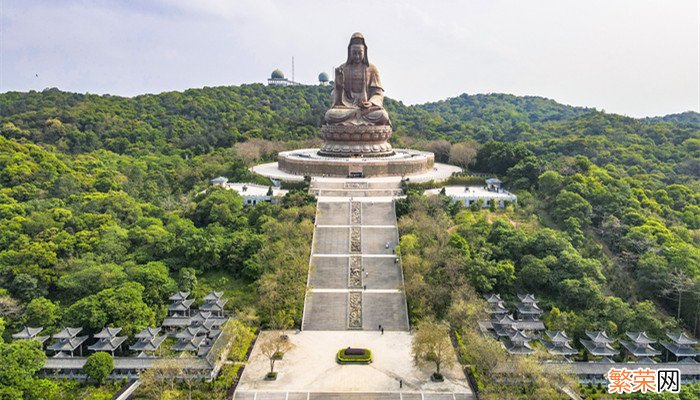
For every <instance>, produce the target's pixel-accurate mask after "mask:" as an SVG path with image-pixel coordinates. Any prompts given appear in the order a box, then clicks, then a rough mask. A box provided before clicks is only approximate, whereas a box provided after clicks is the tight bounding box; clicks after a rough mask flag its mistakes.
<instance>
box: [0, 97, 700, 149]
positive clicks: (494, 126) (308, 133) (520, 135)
mask: <svg viewBox="0 0 700 400" xmlns="http://www.w3.org/2000/svg"><path fill="white" fill-rule="evenodd" d="M330 91H331V88H330V87H328V86H290V87H279V86H264V85H262V84H251V85H242V86H222V87H213V88H212V87H205V88H202V89H190V90H186V91H184V92H165V93H160V94H147V95H141V96H136V97H132V98H126V97H119V96H110V95H101V96H100V95H92V94H78V93H69V92H63V91H60V90H58V89H55V88H53V89H46V90H44V91H42V92H35V91H32V92H28V93H20V92H8V93H3V94H0V119H1V120H2V122H3V123H4V124H6V126H4V127H3V128H2V129H3V130H2V134H3V135H4V136H6V137H10V138H12V137H15V138H26V139H30V140H31V141H33V142H36V143H44V144H56V145H58V146H59V147H60V148H61V149H63V150H65V151H68V152H71V153H80V152H89V151H92V150H95V149H99V148H106V149H109V150H111V151H114V152H116V153H132V152H135V151H140V150H142V149H144V148H148V149H151V150H158V151H161V152H171V151H173V150H182V151H187V152H189V153H192V154H203V153H206V152H208V151H211V150H212V149H214V148H217V147H228V146H231V145H232V144H233V143H236V142H240V141H244V140H247V139H249V138H263V139H268V140H299V139H309V138H316V137H317V135H318V129H317V128H318V127H319V126H320V124H321V121H322V118H323V114H324V112H325V110H326V109H328V107H329V106H330ZM386 107H387V109H388V110H389V112H390V114H391V118H392V122H393V124H394V131H395V133H396V137H397V139H398V138H400V137H401V136H408V137H416V138H422V139H427V140H435V139H446V140H448V141H451V142H455V141H461V140H476V141H478V142H486V141H488V140H492V139H493V140H499V141H532V140H541V139H546V138H552V137H562V136H567V135H570V134H572V133H573V132H577V133H582V134H584V135H588V136H590V135H597V134H605V130H606V129H608V130H609V129H617V127H620V126H623V125H624V126H627V128H630V127H634V130H635V131H636V132H637V133H638V134H641V135H642V136H649V135H648V134H647V133H645V132H646V131H649V130H653V129H655V128H654V126H656V125H657V124H659V123H663V122H670V123H677V124H679V127H681V126H682V127H688V126H689V125H688V124H690V125H691V127H692V125H697V124H698V120H699V119H700V114H697V113H693V112H687V113H683V114H676V115H669V116H666V117H661V118H647V119H643V120H639V119H633V118H629V117H622V116H618V115H615V114H606V113H602V112H599V111H596V110H595V109H592V108H583V107H572V106H568V105H563V104H560V103H557V102H556V101H554V100H550V99H546V98H542V97H533V96H525V97H521V96H514V95H509V94H498V93H495V94H476V95H468V94H462V95H460V96H457V97H454V98H450V99H447V100H443V101H438V102H433V103H426V104H421V105H415V106H406V105H404V104H403V103H402V102H400V101H397V100H393V99H387V100H386ZM574 121H578V122H574ZM58 122H60V125H59V124H58ZM642 123H644V126H642ZM10 124H11V125H10ZM695 127H697V126H695ZM664 129H667V127H666V128H664ZM608 134H609V132H608ZM611 136H615V135H611ZM618 136H619V135H618ZM678 137H684V135H680V136H678Z"/></svg>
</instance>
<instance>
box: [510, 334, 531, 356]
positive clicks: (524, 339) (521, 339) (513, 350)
mask: <svg viewBox="0 0 700 400" xmlns="http://www.w3.org/2000/svg"><path fill="white" fill-rule="evenodd" d="M531 340H532V339H531V338H530V337H529V336H527V335H526V334H524V333H523V332H521V331H516V332H515V333H514V334H513V335H511V336H510V337H509V338H508V339H506V340H504V341H503V347H505V348H506V351H508V353H510V354H532V353H534V352H535V350H534V349H533V348H532V347H530V341H531Z"/></svg>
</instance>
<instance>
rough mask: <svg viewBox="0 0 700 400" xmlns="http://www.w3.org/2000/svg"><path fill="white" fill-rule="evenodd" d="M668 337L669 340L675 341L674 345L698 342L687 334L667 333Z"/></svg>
mask: <svg viewBox="0 0 700 400" xmlns="http://www.w3.org/2000/svg"><path fill="white" fill-rule="evenodd" d="M666 336H668V337H669V339H671V340H673V342H674V343H677V344H688V345H690V344H697V343H698V341H697V340H695V339H693V338H691V337H690V336H688V335H686V334H685V332H679V333H667V334H666Z"/></svg>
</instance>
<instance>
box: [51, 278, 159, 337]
mask: <svg viewBox="0 0 700 400" xmlns="http://www.w3.org/2000/svg"><path fill="white" fill-rule="evenodd" d="M143 290H144V289H143V286H141V285H140V284H138V283H136V282H128V283H125V284H123V285H121V286H118V287H116V288H110V289H105V290H103V291H101V292H99V293H97V294H93V295H91V296H87V297H84V298H82V299H80V300H78V301H77V302H75V303H73V305H71V306H70V307H68V309H67V310H66V312H65V316H64V322H65V323H66V324H67V325H69V326H82V327H84V328H86V329H91V330H95V331H97V330H100V329H102V328H103V327H105V326H107V325H111V326H121V327H122V328H123V332H124V333H125V334H127V335H133V334H134V333H136V332H138V331H139V330H141V329H143V328H145V327H147V326H152V324H153V321H154V320H155V313H154V312H153V310H151V309H150V308H149V307H148V305H147V304H146V303H144V301H143Z"/></svg>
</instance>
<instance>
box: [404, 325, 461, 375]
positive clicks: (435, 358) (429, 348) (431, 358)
mask: <svg viewBox="0 0 700 400" xmlns="http://www.w3.org/2000/svg"><path fill="white" fill-rule="evenodd" d="M411 350H412V354H413V362H414V363H415V364H416V365H417V366H419V367H420V366H423V365H425V364H434V365H435V373H434V374H433V377H434V378H435V379H436V380H442V374H441V373H440V368H441V367H443V366H445V367H451V366H452V365H453V364H454V354H453V353H452V344H451V343H450V328H449V326H447V324H445V323H439V322H436V321H434V320H431V319H426V320H423V321H421V322H419V323H418V326H417V331H416V333H415V335H414V336H413V343H412V349H411Z"/></svg>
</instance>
